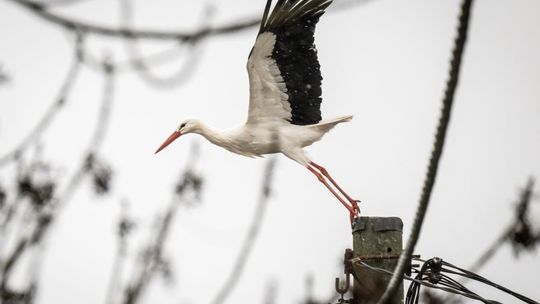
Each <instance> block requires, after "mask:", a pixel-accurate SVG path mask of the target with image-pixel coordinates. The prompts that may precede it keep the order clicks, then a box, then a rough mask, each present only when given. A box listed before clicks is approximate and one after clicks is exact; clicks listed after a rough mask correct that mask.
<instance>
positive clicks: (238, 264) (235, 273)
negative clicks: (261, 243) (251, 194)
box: [212, 157, 276, 304]
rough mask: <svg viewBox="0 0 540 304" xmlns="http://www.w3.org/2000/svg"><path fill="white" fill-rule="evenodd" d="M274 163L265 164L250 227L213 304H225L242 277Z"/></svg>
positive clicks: (257, 227)
mask: <svg viewBox="0 0 540 304" xmlns="http://www.w3.org/2000/svg"><path fill="white" fill-rule="evenodd" d="M275 163H276V159H275V158H274V157H272V158H270V159H269V160H268V161H267V163H266V167H265V170H264V179H263V183H262V188H261V194H260V196H259V202H258V203H257V207H256V209H255V213H254V214H253V218H252V220H251V226H250V228H249V230H248V233H247V235H246V238H245V240H244V243H243V244H242V247H241V248H240V251H239V254H238V257H237V258H236V261H235V263H234V266H233V269H232V271H231V273H230V274H229V276H228V277H227V280H226V281H225V283H224V284H223V286H222V287H221V289H220V290H219V292H218V293H217V294H216V296H215V297H214V300H213V301H212V303H213V304H221V303H225V301H227V298H228V297H229V295H230V294H231V293H232V291H233V290H234V288H235V287H236V285H237V283H238V281H239V280H240V277H241V276H242V273H243V271H244V268H245V266H246V263H247V260H248V258H249V256H250V254H251V251H252V249H253V246H254V245H255V242H256V241H257V238H258V236H259V232H260V230H261V227H262V223H263V220H264V216H265V214H266V206H267V205H268V201H269V199H270V193H271V186H272V178H273V172H274V167H275Z"/></svg>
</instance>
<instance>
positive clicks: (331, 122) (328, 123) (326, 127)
mask: <svg viewBox="0 0 540 304" xmlns="http://www.w3.org/2000/svg"><path fill="white" fill-rule="evenodd" d="M352 119H353V116H352V115H343V116H338V117H334V118H331V119H325V120H321V121H320V122H319V123H316V124H313V125H309V127H310V128H315V129H319V130H321V131H324V132H328V131H330V130H331V129H332V128H333V127H335V126H336V125H337V124H340V123H342V122H349V121H351V120H352Z"/></svg>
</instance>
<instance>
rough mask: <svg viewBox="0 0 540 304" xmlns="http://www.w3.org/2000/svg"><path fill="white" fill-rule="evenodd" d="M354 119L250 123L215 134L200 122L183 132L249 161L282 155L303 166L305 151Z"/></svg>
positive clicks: (194, 121) (188, 123) (190, 122)
mask: <svg viewBox="0 0 540 304" xmlns="http://www.w3.org/2000/svg"><path fill="white" fill-rule="evenodd" d="M351 119H352V116H341V117H337V118H334V119H330V120H323V121H320V122H319V123H316V124H312V125H303V126H299V125H292V124H290V123H288V122H283V121H280V120H266V121H259V122H247V123H245V124H244V125H242V126H240V127H237V128H233V129H228V130H220V131H217V130H213V129H211V128H210V127H208V126H207V125H206V124H204V123H203V122H201V121H200V120H197V119H189V120H187V121H186V122H185V123H186V126H184V128H186V127H187V128H189V132H191V133H196V134H200V135H202V136H203V137H205V138H206V139H207V140H208V141H210V142H211V143H213V144H215V145H217V146H220V147H223V148H224V149H226V150H228V151H230V152H233V153H236V154H240V155H243V156H247V157H262V156H263V155H265V154H272V153H283V154H284V155H286V156H287V157H289V158H291V159H293V160H294V161H297V162H298V163H300V164H301V165H303V166H307V165H308V164H309V159H308V158H307V156H306V155H305V153H304V150H303V149H302V148H304V147H307V146H310V145H311V144H313V143H314V142H316V141H319V140H320V139H321V137H322V136H323V135H324V134H325V133H327V132H328V131H329V130H330V129H332V128H333V127H334V126H335V125H336V124H339V123H341V122H346V121H350V120H351Z"/></svg>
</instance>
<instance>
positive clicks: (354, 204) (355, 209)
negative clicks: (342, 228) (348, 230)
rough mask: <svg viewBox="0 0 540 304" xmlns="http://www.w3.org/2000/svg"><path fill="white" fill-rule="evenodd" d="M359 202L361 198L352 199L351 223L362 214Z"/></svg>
mask: <svg viewBox="0 0 540 304" xmlns="http://www.w3.org/2000/svg"><path fill="white" fill-rule="evenodd" d="M358 203H360V200H351V205H352V206H351V207H352V210H350V211H349V216H350V219H351V224H352V223H353V222H354V220H355V219H356V218H358V217H359V216H360V207H359V206H358Z"/></svg>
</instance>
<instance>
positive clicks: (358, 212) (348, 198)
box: [309, 162, 360, 214]
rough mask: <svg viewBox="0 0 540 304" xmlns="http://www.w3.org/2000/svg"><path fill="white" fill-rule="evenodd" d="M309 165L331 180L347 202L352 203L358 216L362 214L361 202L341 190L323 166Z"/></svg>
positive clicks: (311, 163)
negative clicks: (359, 204) (359, 205)
mask: <svg viewBox="0 0 540 304" xmlns="http://www.w3.org/2000/svg"><path fill="white" fill-rule="evenodd" d="M309 164H310V165H311V166H313V167H315V168H317V170H319V171H320V172H321V173H322V174H323V175H324V176H325V177H326V178H328V180H330V182H331V183H332V185H334V187H336V188H337V189H338V190H339V192H341V194H343V196H345V197H346V198H347V200H348V201H349V202H350V203H351V205H352V206H353V208H354V209H355V210H356V214H360V208H359V207H358V203H359V202H360V201H359V200H356V199H353V198H352V197H350V196H349V195H348V194H347V193H346V192H345V191H344V190H343V189H341V187H340V186H339V185H338V184H337V183H336V181H335V180H334V179H333V178H332V177H331V176H330V174H329V173H328V171H327V170H326V169H325V168H324V167H323V166H321V165H319V164H316V163H314V162H310V163H309Z"/></svg>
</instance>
